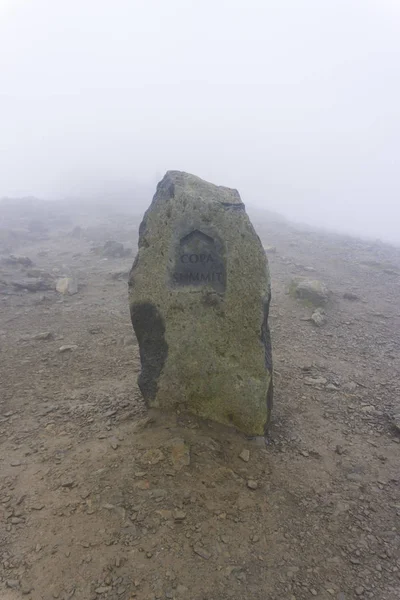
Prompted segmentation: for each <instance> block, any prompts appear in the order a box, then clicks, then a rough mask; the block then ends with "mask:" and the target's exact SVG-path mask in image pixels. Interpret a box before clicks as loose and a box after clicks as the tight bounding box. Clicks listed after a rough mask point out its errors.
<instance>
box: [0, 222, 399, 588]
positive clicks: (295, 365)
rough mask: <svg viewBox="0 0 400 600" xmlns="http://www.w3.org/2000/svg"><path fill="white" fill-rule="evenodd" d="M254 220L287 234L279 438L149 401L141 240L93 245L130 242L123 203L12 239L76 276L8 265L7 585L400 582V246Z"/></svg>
mask: <svg viewBox="0 0 400 600" xmlns="http://www.w3.org/2000/svg"><path fill="white" fill-rule="evenodd" d="M89 217H90V215H89ZM89 217H87V216H86V217H83V216H82V217H81V219H80V221H79V219H78V218H77V217H76V218H75V221H76V222H80V224H81V225H83V226H85V224H86V225H87V221H88V218H89ZM75 221H74V224H75ZM259 231H260V234H261V237H262V239H263V242H264V244H265V245H266V246H275V247H276V248H275V249H270V250H269V258H270V267H271V273H272V282H273V305H272V308H271V318H270V326H271V330H272V338H273V347H274V367H275V387H276V394H275V407H274V416H273V425H272V430H271V437H270V443H269V445H268V446H267V447H265V445H264V444H263V443H262V441H260V440H246V439H245V438H244V437H243V436H241V435H240V434H238V433H235V432H234V431H229V430H226V429H224V428H221V427H218V426H216V425H213V424H207V423H200V422H198V421H196V420H195V419H193V418H188V417H185V416H184V415H175V416H173V415H171V416H169V417H168V418H166V417H165V416H163V415H158V414H150V415H149V414H147V411H146V409H145V407H144V406H143V403H142V401H141V397H140V393H139V391H138V389H137V385H136V378H137V373H138V369H139V358H138V349H137V345H136V341H135V340H134V337H133V333H132V327H131V324H130V320H129V314H128V305H127V286H126V277H125V275H124V272H126V271H127V270H128V269H129V267H130V266H131V263H132V258H123V259H110V260H104V259H102V258H101V257H100V256H98V255H97V254H96V253H95V252H93V240H94V239H95V238H96V239H95V242H96V243H100V241H102V240H103V239H104V240H105V239H107V237H111V238H114V239H118V240H119V241H123V242H126V241H130V242H131V245H132V246H134V244H135V241H136V233H135V232H134V231H133V226H132V223H131V220H129V218H128V217H125V216H124V215H120V216H118V215H114V216H113V219H111V220H104V221H101V219H99V223H97V224H95V225H93V226H92V228H91V230H90V232H89V230H87V232H86V235H82V236H81V237H80V238H78V239H75V238H72V237H71V236H69V235H67V233H66V229H62V228H61V232H57V231H53V233H51V234H50V235H48V236H42V238H43V239H38V240H35V239H34V238H33V239H32V237H30V238H29V239H28V240H26V242H24V243H21V242H20V241H18V245H17V247H16V248H11V250H14V251H15V252H17V251H18V254H23V255H27V256H29V257H30V258H31V259H32V261H33V262H34V263H35V267H34V268H36V269H40V270H43V271H44V272H45V273H48V274H50V275H51V276H53V277H56V276H59V275H62V274H64V273H65V272H69V271H71V272H74V273H76V274H77V275H78V278H79V282H80V288H79V292H78V294H76V295H73V296H61V295H59V294H57V293H56V292H55V291H51V290H49V291H46V290H45V291H38V292H35V293H33V292H24V291H22V290H17V289H16V288H15V287H13V286H12V284H11V283H10V282H11V281H12V280H14V281H15V280H16V279H18V278H21V277H26V271H27V269H26V268H25V267H23V266H15V265H14V266H10V265H4V264H1V265H0V381H1V396H0V448H1V451H0V514H1V525H0V554H1V561H0V598H1V599H4V600H15V599H18V598H21V597H27V598H32V599H34V600H51V599H52V598H59V599H63V600H64V599H70V598H73V599H74V600H75V599H76V600H89V599H92V598H93V599H95V598H96V599H97V598H98V599H99V600H117V599H118V600H130V599H133V598H134V599H135V600H153V599H164V598H170V599H177V600H179V599H182V600H230V599H232V600H243V599H249V600H250V599H251V600H306V599H311V598H316V599H317V600H318V599H320V600H329V599H332V598H333V599H335V600H348V599H351V598H358V597H360V598H374V599H376V600H392V599H395V598H400V544H399V541H400V528H399V516H400V493H399V481H400V470H399V453H400V445H399V441H400V437H399V435H398V433H397V431H396V429H395V427H394V425H393V423H392V421H391V418H392V415H393V414H395V413H396V412H398V411H399V387H400V384H399V372H400V337H399V331H400V307H399V298H400V253H399V252H398V251H397V250H395V249H392V248H389V247H386V246H384V245H380V244H368V243H365V242H359V241H356V240H352V239H350V238H342V237H339V236H332V235H328V234H321V233H316V232H310V231H301V230H300V229H296V228H294V227H290V226H288V225H286V224H283V223H281V224H279V223H273V224H271V225H269V226H268V225H261V226H259ZM96 232H97V237H96V235H95V234H96ZM118 232H120V236H119V238H117V237H116V236H117V233H118ZM89 233H90V235H89ZM90 236H91V240H92V241H91V240H89V239H87V237H90ZM8 239H9V238H8ZM3 250H4V252H3V254H0V259H1V257H6V256H8V253H6V252H5V248H3ZM118 273H120V274H118ZM296 275H307V276H310V277H313V278H318V279H321V280H323V281H325V282H326V283H327V285H328V286H329V287H330V289H331V290H332V292H333V293H332V298H331V301H330V305H329V308H328V309H327V323H326V325H325V326H323V327H321V328H317V327H315V326H313V324H312V323H311V322H309V321H308V320H305V319H308V318H309V316H310V310H309V308H307V307H306V306H303V305H302V304H300V303H299V302H298V301H297V300H295V299H293V298H292V297H291V296H290V295H289V294H288V288H289V284H290V281H291V278H292V277H293V276H296ZM345 292H352V293H354V294H356V295H357V296H358V298H359V299H358V300H353V301H351V300H346V299H345V298H343V294H344V293H345ZM62 346H72V349H69V350H68V349H67V350H65V351H63V352H60V350H59V349H60V348H61V347H62ZM245 449H247V450H249V460H248V461H247V462H246V461H244V460H243V459H242V458H241V457H240V454H241V453H242V451H243V450H245ZM243 458H247V457H246V456H245V455H243Z"/></svg>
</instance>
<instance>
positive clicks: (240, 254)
mask: <svg viewBox="0 0 400 600" xmlns="http://www.w3.org/2000/svg"><path fill="white" fill-rule="evenodd" d="M270 295H271V293H270V278H269V271H268V263H267V258H266V255H265V251H264V249H263V247H262V244H261V242H260V239H259V238H258V236H257V234H256V233H255V231H254V228H253V226H252V225H251V223H250V220H249V218H248V216H247V214H246V212H245V207H244V204H243V203H242V201H241V199H240V196H239V193H238V192H237V191H236V190H232V189H228V188H225V187H218V186H216V185H212V184H211V183H207V182H206V181H203V180H202V179H199V178H198V177H195V176H194V175H189V174H187V173H182V172H179V171H169V172H168V173H167V174H166V175H165V177H164V178H163V180H162V181H161V182H160V183H159V184H158V187H157V192H156V194H155V196H154V199H153V202H152V204H151V206H150V207H149V209H148V210H147V212H146V213H145V216H144V219H143V222H142V223H141V226H140V230H139V251H138V254H137V256H136V259H135V262H134V264H133V267H132V270H131V273H130V278H129V302H130V311H131V318H132V324H133V328H134V330H135V333H136V336H137V339H138V342H139V348H140V358H141V363H142V370H141V373H140V376H139V387H140V389H141V391H142V394H143V397H144V399H145V401H146V402H147V404H148V406H151V407H157V408H161V409H164V410H176V409H180V410H184V411H185V410H187V411H189V412H192V413H195V414H197V415H199V416H201V417H205V418H209V419H213V420H215V421H218V422H220V423H224V424H228V425H233V426H235V427H237V428H238V429H240V430H241V431H243V432H245V433H247V434H249V435H262V434H264V432H265V430H266V427H267V425H268V422H269V417H270V411H271V408H272V360H271V343H270V334H269V329H268V309H269V302H270Z"/></svg>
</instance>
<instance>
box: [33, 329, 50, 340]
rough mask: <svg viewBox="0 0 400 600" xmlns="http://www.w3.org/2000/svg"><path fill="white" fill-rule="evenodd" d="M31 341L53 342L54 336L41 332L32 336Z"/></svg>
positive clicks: (47, 332) (48, 332)
mask: <svg viewBox="0 0 400 600" xmlns="http://www.w3.org/2000/svg"><path fill="white" fill-rule="evenodd" d="M32 339H33V340H53V339H54V335H53V333H52V332H51V331H42V332H40V333H37V334H36V335H34V336H33V338H32Z"/></svg>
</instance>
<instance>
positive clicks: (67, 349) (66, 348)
mask: <svg viewBox="0 0 400 600" xmlns="http://www.w3.org/2000/svg"><path fill="white" fill-rule="evenodd" d="M77 347H78V346H77V345H76V344H68V345H65V346H61V347H60V348H59V349H58V351H59V352H60V354H63V353H64V352H73V351H74V350H76V349H77Z"/></svg>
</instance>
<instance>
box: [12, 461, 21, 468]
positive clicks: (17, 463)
mask: <svg viewBox="0 0 400 600" xmlns="http://www.w3.org/2000/svg"><path fill="white" fill-rule="evenodd" d="M10 465H11V466H12V467H20V466H21V465H22V462H21V461H20V460H12V461H11V462H10Z"/></svg>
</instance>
